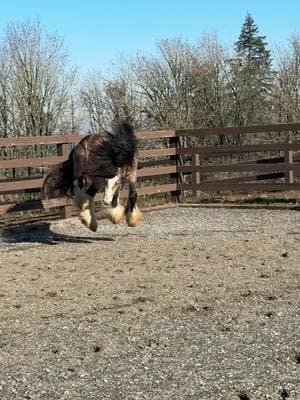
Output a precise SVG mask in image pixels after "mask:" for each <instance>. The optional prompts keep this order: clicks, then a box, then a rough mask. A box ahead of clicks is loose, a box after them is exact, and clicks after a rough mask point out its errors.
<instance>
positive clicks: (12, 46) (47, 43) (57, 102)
mask: <svg viewBox="0 0 300 400" xmlns="http://www.w3.org/2000/svg"><path fill="white" fill-rule="evenodd" d="M75 76H76V74H75V70H74V69H71V68H69V67H68V56H67V53H66V50H65V49H64V45H63V41H62V39H61V38H60V37H59V36H57V35H52V34H48V33H47V32H46V31H45V29H44V28H43V27H42V25H41V24H40V23H39V22H30V21H28V22H24V23H21V24H10V25H8V27H7V29H6V34H5V38H4V42H3V44H2V49H1V52H0V87H1V106H0V109H1V112H2V111H3V113H2V114H1V125H0V127H1V135H11V136H22V135H26V136H34V135H52V134H56V133H67V132H68V131H69V129H70V126H71V123H70V121H68V120H67V118H68V115H70V114H69V113H70V110H71V108H70V107H71V99H72V96H71V94H72V88H73V84H74V80H75ZM4 110H5V112H4ZM5 116H9V123H8V121H6V119H5V118H6V117H5Z"/></svg>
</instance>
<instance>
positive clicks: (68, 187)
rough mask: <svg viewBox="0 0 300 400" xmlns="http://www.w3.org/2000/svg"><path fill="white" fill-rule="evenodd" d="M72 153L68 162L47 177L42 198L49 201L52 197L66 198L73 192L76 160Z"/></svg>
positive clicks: (56, 167) (54, 169)
mask: <svg viewBox="0 0 300 400" xmlns="http://www.w3.org/2000/svg"><path fill="white" fill-rule="evenodd" d="M73 152H74V149H73V150H72V151H71V153H70V155H69V158H68V160H66V161H64V162H63V163H62V164H60V165H58V166H55V167H53V168H52V170H51V171H50V172H49V173H48V175H46V177H45V179H44V182H43V186H42V197H43V198H44V199H48V198H49V197H51V196H54V195H55V196H66V195H68V193H69V192H70V191H71V192H72V190H73V180H74V160H73Z"/></svg>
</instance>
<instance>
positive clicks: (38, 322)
mask: <svg viewBox="0 0 300 400" xmlns="http://www.w3.org/2000/svg"><path fill="white" fill-rule="evenodd" d="M0 251H1V253H0V274H1V285H0V398H1V400H10V399H14V400H19V399H20V400H21V399H43V400H48V399H49V400H50V399H51V400H52V399H57V400H67V399H68V400H77V399H78V400H79V399H80V400H92V399H93V400H94V399H95V400H96V399H97V400H100V399H113V400H115V399H116V400H119V399H120V400H125V399H126V400H127V399H128V400H129V399H132V400H133V399H136V400H142V399H149V400H164V399H172V400H173V399H174V400H180V399H197V400H198V399H203V400H206V399H230V400H234V399H242V400H247V399H251V400H252V399H272V400H273V399H274V400H275V399H279V400H280V399H300V318H299V317H300V296H299V292H300V290H299V289H300V279H299V270H300V213H299V211H265V210H256V211H255V210H225V209H201V208H173V209H169V210H163V211H157V212H152V213H147V214H145V215H144V219H143V222H142V223H141V225H140V226H139V227H137V228H129V227H127V226H126V224H122V225H119V226H114V225H112V224H110V223H109V222H107V221H100V222H99V228H98V232H97V233H95V234H94V233H91V232H89V231H87V230H86V229H85V228H84V227H83V226H82V225H81V224H80V222H79V221H78V220H77V219H71V220H68V221H66V222H63V221H58V222H54V223H51V224H50V223H38V224H33V225H28V226H25V227H24V226H23V227H19V228H11V229H9V230H2V231H0Z"/></svg>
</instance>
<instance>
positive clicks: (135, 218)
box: [126, 179, 142, 227]
mask: <svg viewBox="0 0 300 400" xmlns="http://www.w3.org/2000/svg"><path fill="white" fill-rule="evenodd" d="M141 219H142V213H141V212H140V210H139V209H138V206H137V192H136V179H129V194H128V200H127V205H126V222H127V225H128V226H131V227H134V226H136V225H137V224H138V223H139V222H140V220H141Z"/></svg>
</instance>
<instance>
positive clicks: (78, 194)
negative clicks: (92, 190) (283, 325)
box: [73, 181, 98, 232]
mask: <svg viewBox="0 0 300 400" xmlns="http://www.w3.org/2000/svg"><path fill="white" fill-rule="evenodd" d="M73 192H74V202H75V203H76V205H77V206H78V207H79V208H80V212H79V218H80V220H81V222H82V223H83V224H84V225H85V226H86V227H87V228H89V229H91V230H92V231H93V232H96V230H97V227H98V223H97V216H96V211H95V203H94V197H93V196H91V195H89V194H88V193H86V192H85V190H84V189H83V188H80V186H79V183H78V181H75V182H74V189H73Z"/></svg>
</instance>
